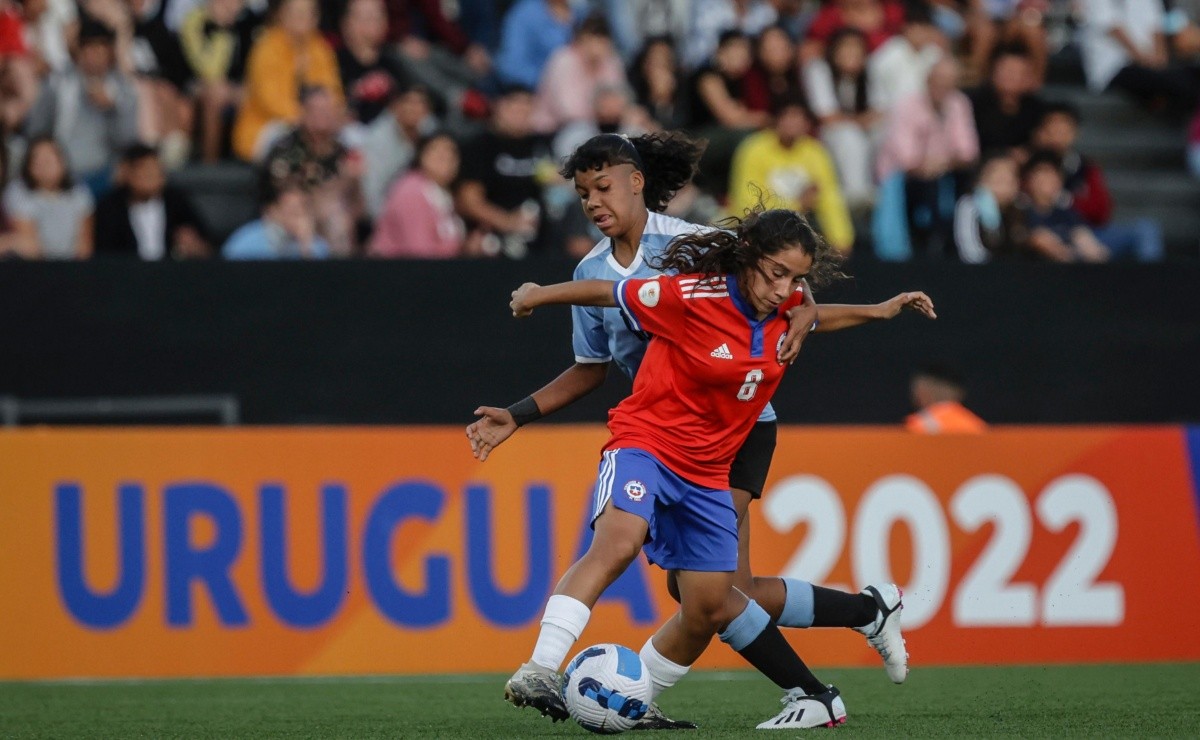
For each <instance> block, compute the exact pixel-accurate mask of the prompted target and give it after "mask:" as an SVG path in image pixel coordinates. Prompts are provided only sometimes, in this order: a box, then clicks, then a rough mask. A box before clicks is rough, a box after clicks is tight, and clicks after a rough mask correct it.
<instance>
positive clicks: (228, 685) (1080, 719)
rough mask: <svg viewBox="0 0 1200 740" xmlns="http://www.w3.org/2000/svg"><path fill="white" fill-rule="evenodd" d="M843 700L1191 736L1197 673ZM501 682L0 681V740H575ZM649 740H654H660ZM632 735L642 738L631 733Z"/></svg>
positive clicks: (987, 725) (959, 722)
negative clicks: (512, 697) (519, 705)
mask: <svg viewBox="0 0 1200 740" xmlns="http://www.w3.org/2000/svg"><path fill="white" fill-rule="evenodd" d="M818 675H820V676H821V677H822V678H823V679H824V680H826V681H830V682H833V683H835V684H836V685H837V686H838V687H839V688H840V689H841V690H842V694H843V696H844V697H845V700H846V708H847V711H848V713H849V720H848V722H847V723H846V724H845V725H843V726H842V727H839V728H837V729H835V730H825V729H820V730H810V731H808V732H812V733H818V734H823V733H827V732H832V733H835V734H836V735H837V736H838V737H888V738H895V737H897V736H901V737H928V736H939V735H940V736H954V737H981V736H993V735H1008V736H1014V737H1062V736H1075V737H1121V736H1125V737H1129V736H1153V737H1166V736H1175V737H1196V736H1197V735H1200V696H1198V692H1200V663H1188V664H1155V665H1150V664H1146V665H1133V666H1108V665H1096V666H1037V667H1018V668H1011V667H1004V668H1000V667H980V668H919V667H918V668H916V669H914V671H913V673H912V674H911V675H910V676H909V679H908V681H907V682H906V683H905V684H904V685H903V686H894V685H892V684H891V683H889V682H888V680H887V678H886V676H884V674H883V671H882V670H877V669H826V670H821V671H819V672H818ZM503 680H504V677H502V676H445V677H394V678H393V677H378V678H375V677H369V678H328V679H320V678H318V679H278V680H276V679H246V680H240V679H230V680H180V681H146V682H120V681H113V682H75V683H0V737H4V738H32V737H54V738H74V737H105V738H142V737H145V738H172V737H179V738H235V737H254V738H259V737H286V738H373V737H380V738H385V737H386V738H418V737H420V738H424V737H435V738H472V740H484V739H485V738H488V739H490V738H498V737H512V738H527V737H574V738H586V737H590V734H589V733H587V732H585V731H584V730H583V729H582V728H580V727H578V726H576V725H575V724H574V723H571V722H567V723H559V724H551V722H550V721H549V720H548V719H545V718H542V717H540V716H538V715H537V713H536V712H534V711H533V710H528V709H525V710H518V709H515V708H513V707H510V706H509V705H507V704H505V703H504V701H503V699H502V698H501V695H502V685H503ZM780 696H781V692H779V691H777V690H776V689H775V687H774V686H772V685H771V684H769V683H768V682H767V681H766V680H765V679H763V678H761V677H760V676H758V675H757V674H754V673H749V672H745V673H742V672H737V673H715V672H713V673H708V672H702V671H697V672H696V673H694V674H693V675H691V676H689V677H688V678H687V679H685V680H684V681H683V683H681V684H680V685H679V686H677V687H675V688H674V689H672V690H671V691H670V692H668V693H667V694H665V695H664V696H663V697H662V699H663V701H662V705H663V708H664V709H665V710H666V711H667V712H668V713H669V714H671V715H672V716H676V717H685V718H688V719H692V720H694V721H696V722H698V723H699V724H700V725H701V729H699V730H696V731H690V732H675V733H669V734H670V735H671V736H683V737H689V738H697V739H699V738H714V737H742V736H745V735H747V734H749V733H750V732H752V731H753V728H754V725H755V724H757V723H758V722H760V721H762V720H764V719H766V718H767V717H769V716H771V715H773V714H774V713H775V711H776V710H777V709H778V708H779V705H778V704H777V700H778V698H779V697H780ZM659 734H662V733H659ZM636 737H645V735H643V734H638V735H636Z"/></svg>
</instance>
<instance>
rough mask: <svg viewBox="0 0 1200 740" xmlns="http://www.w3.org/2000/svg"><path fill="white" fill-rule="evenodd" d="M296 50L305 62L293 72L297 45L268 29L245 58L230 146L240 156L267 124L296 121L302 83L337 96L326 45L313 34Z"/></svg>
mask: <svg viewBox="0 0 1200 740" xmlns="http://www.w3.org/2000/svg"><path fill="white" fill-rule="evenodd" d="M299 54H300V55H301V58H303V59H304V60H305V64H304V65H303V67H302V69H301V70H300V72H299V73H297V64H296V60H297V48H296V46H295V45H294V44H293V43H292V41H291V39H290V38H289V36H288V34H287V33H286V32H285V31H283V30H282V29H280V28H268V29H267V30H266V31H263V33H262V35H261V36H259V37H258V40H257V41H255V42H254V48H253V49H251V50H250V58H249V60H247V62H246V83H245V84H246V89H245V99H244V100H243V102H242V108H241V110H240V111H239V112H238V117H237V123H235V124H234V127H233V150H234V152H235V153H236V154H237V155H238V156H239V157H241V158H242V159H246V160H252V159H253V158H254V154H255V150H256V148H257V146H258V138H259V136H260V135H261V134H262V130H263V128H264V127H265V126H266V125H267V124H269V123H271V122H272V121H283V122H285V123H296V121H297V120H298V119H299V117H300V88H301V86H302V85H303V86H309V87H324V88H326V89H328V90H330V91H332V92H333V94H334V95H335V96H336V97H337V98H338V99H341V97H342V80H341V77H340V76H339V74H338V66H337V58H336V57H335V56H334V54H333V49H332V48H330V46H329V43H328V42H327V41H325V39H323V38H321V36H320V34H317V33H314V34H313V35H312V36H310V37H309V38H308V40H307V41H306V42H305V46H304V48H303V49H302V50H301V51H300V52H299Z"/></svg>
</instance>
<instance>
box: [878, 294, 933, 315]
mask: <svg viewBox="0 0 1200 740" xmlns="http://www.w3.org/2000/svg"><path fill="white" fill-rule="evenodd" d="M879 308H880V312H881V315H882V317H883V318H885V319H891V318H895V317H896V316H897V315H899V314H900V312H901V311H903V310H904V309H906V308H907V309H911V310H913V311H917V312H918V313H920V314H922V315H924V316H925V317H926V318H929V319H936V318H937V312H936V311H934V310H933V299H932V298H930V297H929V296H927V295H925V294H924V293H922V292H921V291H919V290H918V291H914V292H912V293H901V294H900V295H898V296H896V297H895V298H892V299H891V300H889V301H884V302H883V303H880V304H879Z"/></svg>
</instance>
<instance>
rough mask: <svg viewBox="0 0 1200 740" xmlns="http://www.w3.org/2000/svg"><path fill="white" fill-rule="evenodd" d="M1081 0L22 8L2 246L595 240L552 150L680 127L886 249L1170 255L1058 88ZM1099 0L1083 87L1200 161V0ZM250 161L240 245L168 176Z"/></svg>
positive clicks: (554, 245)
mask: <svg viewBox="0 0 1200 740" xmlns="http://www.w3.org/2000/svg"><path fill="white" fill-rule="evenodd" d="M1059 1H1060V0H986V1H985V0H905V1H904V2H900V1H899V0H823V1H820V0H456V2H451V3H447V2H440V1H439V0H322V2H319V3H318V2H317V0H270V2H268V1H267V0H24V2H21V1H20V0H0V127H3V129H2V130H3V133H4V144H5V146H4V147H3V151H2V152H0V154H2V155H3V156H0V175H2V176H3V177H2V179H3V181H4V182H5V183H6V187H5V190H4V194H3V200H2V203H3V207H2V209H0V256H12V257H18V258H25V259H38V258H45V259H81V258H88V257H91V256H93V255H105V254H113V255H118V254H127V255H130V256H136V257H140V258H142V259H146V260H157V259H164V258H193V257H213V256H222V257H224V258H228V259H271V258H313V259H319V258H330V257H357V256H368V257H379V258H390V257H407V258H450V257H480V258H486V257H503V258H510V259H520V258H524V257H526V256H529V255H538V254H549V253H556V252H557V253H566V254H570V255H575V256H580V255H582V254H586V252H587V251H588V250H589V249H590V248H591V247H592V245H593V244H594V243H595V242H596V240H597V239H598V238H599V236H600V235H599V232H598V231H596V230H595V229H594V226H593V225H592V224H591V223H589V222H588V221H587V219H586V218H585V216H584V215H583V213H582V211H581V209H580V208H579V207H578V206H577V204H576V202H575V200H576V196H575V194H574V190H573V188H572V186H571V183H569V182H567V181H564V180H562V179H561V178H560V177H559V176H558V175H557V173H556V163H557V161H558V160H559V159H561V158H562V157H563V156H565V155H566V154H568V153H569V152H570V151H571V150H572V149H573V148H574V147H575V146H577V145H578V144H579V143H581V142H582V141H584V140H586V139H587V138H588V137H590V136H592V135H594V134H596V133H600V132H615V133H622V134H627V135H638V134H641V133H645V132H649V131H655V130H661V129H677V128H682V129H686V130H688V131H690V132H692V133H693V134H694V135H696V136H698V137H702V138H704V139H706V140H707V142H708V149H707V152H706V154H705V159H704V161H703V163H702V172H701V176H700V177H699V178H698V181H697V183H696V184H695V185H693V186H689V187H687V188H685V189H684V190H683V191H681V193H680V194H679V195H678V196H677V198H676V200H675V201H674V202H673V203H672V204H671V207H670V212H671V213H673V214H674V215H678V216H681V217H684V218H688V219H692V220H696V221H701V222H708V221H713V220H715V219H717V218H720V217H721V216H722V215H725V214H740V213H742V212H744V211H745V209H747V208H750V207H752V206H753V205H755V204H756V203H757V202H759V201H762V202H764V203H765V204H766V205H768V206H785V207H788V208H793V209H797V210H799V211H802V212H804V213H806V214H808V215H809V217H810V218H812V219H813V220H814V222H815V223H816V224H817V225H818V227H819V228H820V230H821V231H822V233H824V234H825V236H826V238H827V239H828V240H829V241H830V243H831V244H832V245H834V246H835V247H836V248H838V249H839V250H842V251H844V252H850V251H851V250H854V249H856V248H857V249H859V250H862V251H867V252H871V253H873V254H875V255H877V256H878V257H879V258H882V259H887V260H906V259H914V258H938V259H958V260H962V261H965V262H970V263H979V262H985V261H988V260H991V259H997V258H1026V259H1042V260H1053V261H1089V262H1094V261H1105V260H1108V259H1110V258H1131V259H1140V260H1156V259H1160V258H1161V257H1162V255H1163V251H1164V250H1163V244H1162V235H1161V230H1160V228H1159V226H1158V224H1157V223H1155V222H1153V221H1148V220H1136V221H1128V222H1125V221H1114V220H1113V217H1112V216H1113V202H1112V198H1111V197H1110V195H1109V192H1108V189H1107V187H1106V184H1105V178H1104V174H1103V172H1102V171H1101V169H1100V168H1099V166H1098V165H1097V164H1096V162H1095V161H1094V160H1093V159H1091V158H1089V157H1088V156H1087V153H1086V152H1083V151H1080V150H1079V148H1078V146H1077V138H1078V133H1079V127H1080V123H1081V120H1080V112H1079V110H1078V109H1076V108H1075V107H1073V106H1071V105H1069V104H1065V103H1061V102H1056V101H1051V100H1046V99H1044V97H1043V96H1042V94H1041V93H1040V90H1041V88H1042V87H1043V82H1044V78H1045V74H1046V69H1047V60H1048V58H1049V51H1050V49H1049V42H1048V34H1047V24H1046V23H1045V22H1044V19H1045V17H1046V14H1047V13H1048V12H1050V9H1051V3H1056V2H1059ZM1074 9H1075V17H1076V18H1077V20H1078V25H1079V29H1078V43H1079V48H1080V51H1081V54H1082V61H1083V70H1084V72H1085V73H1086V80H1087V84H1088V86H1089V87H1090V88H1091V89H1093V90H1096V91H1102V90H1110V89H1112V90H1119V91H1123V92H1126V93H1128V94H1130V95H1132V96H1134V97H1135V98H1136V99H1137V100H1139V101H1141V102H1142V103H1144V104H1145V105H1146V106H1147V107H1149V108H1150V109H1151V110H1153V111H1155V112H1156V114H1161V115H1162V116H1164V117H1167V118H1170V119H1171V120H1176V121H1178V124H1179V126H1180V127H1181V128H1182V127H1184V126H1185V125H1190V129H1189V130H1190V131H1191V136H1192V138H1193V140H1194V141H1195V144H1194V151H1193V152H1192V155H1193V160H1194V164H1195V167H1196V169H1197V174H1198V175H1200V118H1192V117H1193V116H1194V115H1195V111H1196V106H1197V104H1198V102H1200V78H1198V77H1197V75H1196V73H1195V69H1196V67H1195V63H1196V62H1197V60H1200V26H1197V25H1196V22H1195V21H1196V19H1197V18H1198V17H1200V2H1196V0H1179V1H1178V2H1174V3H1172V5H1171V9H1170V10H1169V12H1168V9H1167V8H1166V7H1164V5H1163V0H1077V5H1076V6H1074ZM1189 119H1192V120H1191V122H1190V124H1189V123H1188V121H1189ZM9 162H12V163H13V164H12V166H9V164H8V163H9ZM235 162H237V163H242V164H243V166H245V167H253V168H254V171H255V173H256V181H257V182H258V183H259V186H258V191H259V203H260V204H261V206H260V208H259V210H260V214H261V217H260V218H258V219H257V220H254V221H252V222H250V223H247V224H244V225H242V226H241V227H240V228H237V229H236V230H235V231H234V233H233V234H232V235H231V236H228V237H227V238H219V237H218V235H215V234H213V233H212V231H211V229H210V228H209V227H208V226H207V225H206V224H205V223H204V219H203V218H202V217H201V215H200V214H199V213H198V211H197V208H196V207H195V206H194V204H193V203H192V201H191V198H190V196H189V194H188V193H187V192H186V191H184V190H182V189H180V188H179V187H176V186H175V185H173V184H171V183H172V181H173V180H172V177H171V174H172V173H173V172H175V171H177V170H180V169H183V168H189V167H192V168H196V167H204V166H207V165H216V166H230V165H229V163H235ZM221 236H224V235H221Z"/></svg>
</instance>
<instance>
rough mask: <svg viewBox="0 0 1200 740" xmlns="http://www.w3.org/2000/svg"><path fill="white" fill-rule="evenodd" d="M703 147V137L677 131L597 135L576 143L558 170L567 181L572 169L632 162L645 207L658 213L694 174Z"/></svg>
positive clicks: (580, 170)
mask: <svg viewBox="0 0 1200 740" xmlns="http://www.w3.org/2000/svg"><path fill="white" fill-rule="evenodd" d="M706 146H707V142H705V141H704V140H702V139H693V138H691V137H689V136H688V135H687V134H684V133H682V132H679V131H664V132H662V133H653V134H643V135H642V136H636V137H633V138H627V137H625V136H621V135H619V134H599V135H598V136H593V137H592V138H590V139H588V140H587V141H585V142H584V143H583V144H580V145H579V148H577V149H576V150H575V151H574V152H572V154H571V156H569V157H567V159H566V160H565V161H564V162H563V164H562V167H561V168H560V169H559V171H558V173H559V174H560V175H562V176H563V177H565V178H566V179H568V180H570V179H571V178H573V177H575V173H576V172H586V171H588V170H600V169H604V168H605V167H610V166H612V165H617V164H628V165H633V167H635V168H636V169H637V170H638V171H640V172H641V173H642V174H643V175H644V176H645V178H646V184H645V187H644V188H643V189H642V199H643V200H644V201H645V202H646V208H647V209H649V210H651V211H655V212H656V213H661V212H663V211H664V210H666V208H667V204H669V203H670V202H671V198H673V197H675V193H677V192H679V190H680V188H682V187H683V186H684V185H687V184H688V183H689V182H691V180H692V178H693V177H695V175H696V172H697V170H698V169H699V164H700V157H701V155H703V154H704V148H705V147H706Z"/></svg>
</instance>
